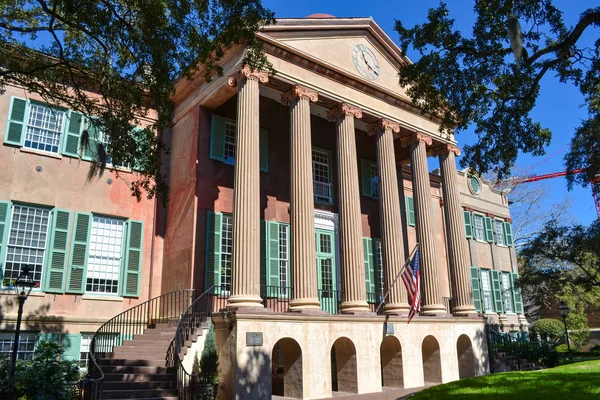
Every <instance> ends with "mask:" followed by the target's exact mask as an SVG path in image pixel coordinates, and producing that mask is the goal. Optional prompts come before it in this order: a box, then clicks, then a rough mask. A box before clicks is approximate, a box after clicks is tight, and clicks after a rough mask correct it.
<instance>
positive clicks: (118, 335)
mask: <svg viewBox="0 0 600 400" xmlns="http://www.w3.org/2000/svg"><path fill="white" fill-rule="evenodd" d="M195 293H196V291H195V290H194V289H180V290H175V291H172V292H169V293H166V294H163V295H160V296H158V297H155V298H153V299H150V300H147V301H145V302H143V303H141V304H138V305H137V306H134V307H132V308H130V309H128V310H125V311H123V312H122V313H120V314H118V315H117V316H115V317H113V318H111V319H109V320H108V321H106V322H105V323H104V324H103V325H102V326H101V327H100V328H99V329H98V330H97V331H96V333H94V336H93V337H92V341H91V343H90V351H89V358H88V371H87V374H86V377H85V379H84V380H83V381H82V382H80V384H79V398H80V399H85V400H96V399H102V383H103V381H104V372H103V371H102V368H101V367H100V365H99V362H100V361H101V360H102V359H104V358H106V354H107V353H112V352H113V349H114V347H115V346H120V345H122V344H123V341H124V340H132V339H133V338H134V337H135V335H141V334H143V333H144V330H146V329H148V328H154V327H156V325H157V324H161V323H168V322H171V321H173V320H174V319H179V318H180V317H181V314H182V313H183V312H184V311H185V310H186V309H187V308H188V307H189V305H190V304H191V303H192V301H193V298H194V295H195Z"/></svg>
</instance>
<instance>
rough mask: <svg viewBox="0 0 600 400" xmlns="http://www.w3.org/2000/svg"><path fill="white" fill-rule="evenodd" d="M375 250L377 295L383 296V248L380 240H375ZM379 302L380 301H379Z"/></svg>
mask: <svg viewBox="0 0 600 400" xmlns="http://www.w3.org/2000/svg"><path fill="white" fill-rule="evenodd" d="M375 250H376V256H377V274H378V279H379V294H381V295H382V296H384V295H385V293H384V288H385V283H384V282H385V278H384V275H383V248H382V246H381V240H375ZM379 301H381V299H379Z"/></svg>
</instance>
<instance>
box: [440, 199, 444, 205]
mask: <svg viewBox="0 0 600 400" xmlns="http://www.w3.org/2000/svg"><path fill="white" fill-rule="evenodd" d="M440 207H444V199H442V198H441V197H440Z"/></svg>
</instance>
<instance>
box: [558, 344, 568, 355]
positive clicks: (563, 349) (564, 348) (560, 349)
mask: <svg viewBox="0 0 600 400" xmlns="http://www.w3.org/2000/svg"><path fill="white" fill-rule="evenodd" d="M555 349H556V351H558V352H559V353H566V352H568V351H569V348H568V347H567V345H566V344H565V343H563V344H559V345H558V346H556V347H555Z"/></svg>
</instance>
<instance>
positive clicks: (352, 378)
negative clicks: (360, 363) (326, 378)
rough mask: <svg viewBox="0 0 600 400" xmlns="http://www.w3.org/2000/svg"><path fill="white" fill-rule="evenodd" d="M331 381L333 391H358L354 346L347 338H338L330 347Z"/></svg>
mask: <svg viewBox="0 0 600 400" xmlns="http://www.w3.org/2000/svg"><path fill="white" fill-rule="evenodd" d="M331 383H332V388H331V389H332V390H333V391H334V392H344V393H358V379H357V373H356V348H355V347H354V343H352V341H351V340H350V339H348V338H345V337H341V338H339V339H338V340H336V341H335V342H334V343H333V346H332V347H331Z"/></svg>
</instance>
